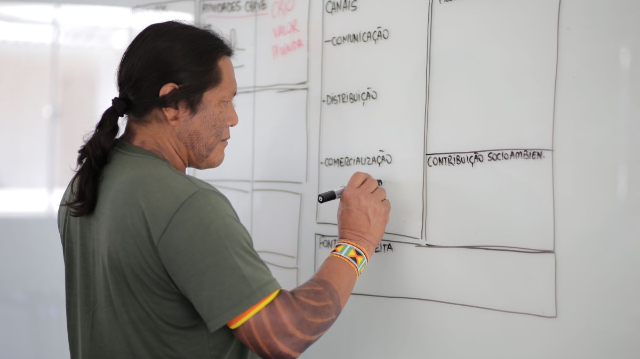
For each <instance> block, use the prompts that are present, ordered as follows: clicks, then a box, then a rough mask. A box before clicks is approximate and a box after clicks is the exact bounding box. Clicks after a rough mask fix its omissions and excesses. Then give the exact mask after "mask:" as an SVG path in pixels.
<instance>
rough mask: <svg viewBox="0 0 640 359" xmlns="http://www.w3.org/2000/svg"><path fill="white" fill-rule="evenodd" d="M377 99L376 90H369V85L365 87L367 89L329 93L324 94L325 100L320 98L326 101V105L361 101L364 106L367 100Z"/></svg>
mask: <svg viewBox="0 0 640 359" xmlns="http://www.w3.org/2000/svg"><path fill="white" fill-rule="evenodd" d="M377 99H378V92H377V91H374V90H371V87H367V91H357V92H343V93H340V94H329V95H327V96H326V99H325V100H322V102H324V103H326V104H327V105H339V104H343V103H358V102H362V106H364V104H365V103H367V101H372V100H377Z"/></svg>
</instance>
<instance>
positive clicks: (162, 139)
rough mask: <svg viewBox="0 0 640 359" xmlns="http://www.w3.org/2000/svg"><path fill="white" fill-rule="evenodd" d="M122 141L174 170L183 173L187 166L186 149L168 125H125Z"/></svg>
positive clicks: (151, 123)
mask: <svg viewBox="0 0 640 359" xmlns="http://www.w3.org/2000/svg"><path fill="white" fill-rule="evenodd" d="M121 139H122V140H124V141H126V142H129V143H130V144H132V145H134V146H138V147H140V148H144V149H145V150H147V151H151V152H153V153H155V154H156V155H158V156H160V157H162V158H164V159H166V160H167V161H169V164H171V166H172V167H173V168H175V169H176V170H178V171H180V172H182V173H185V172H186V169H187V166H188V164H189V161H188V159H189V153H188V151H187V148H186V147H184V145H182V143H180V141H178V139H177V138H176V136H175V134H174V132H173V131H172V130H171V129H170V128H168V125H165V124H161V123H157V122H156V121H150V123H146V124H144V125H134V124H132V123H127V128H126V130H125V132H124V134H123V135H122V137H121Z"/></svg>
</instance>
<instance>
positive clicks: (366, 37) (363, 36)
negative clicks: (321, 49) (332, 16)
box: [325, 26, 390, 46]
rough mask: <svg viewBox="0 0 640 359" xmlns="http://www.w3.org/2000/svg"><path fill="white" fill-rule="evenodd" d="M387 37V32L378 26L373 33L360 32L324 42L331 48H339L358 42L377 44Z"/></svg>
mask: <svg viewBox="0 0 640 359" xmlns="http://www.w3.org/2000/svg"><path fill="white" fill-rule="evenodd" d="M389 36H390V33H389V30H387V29H383V28H382V26H378V27H377V28H376V29H375V30H373V31H360V32H357V33H352V34H346V35H342V36H334V37H332V38H331V40H325V42H330V43H331V45H333V46H340V45H342V44H354V43H358V42H373V43H375V44H377V43H378V41H382V40H388V39H389Z"/></svg>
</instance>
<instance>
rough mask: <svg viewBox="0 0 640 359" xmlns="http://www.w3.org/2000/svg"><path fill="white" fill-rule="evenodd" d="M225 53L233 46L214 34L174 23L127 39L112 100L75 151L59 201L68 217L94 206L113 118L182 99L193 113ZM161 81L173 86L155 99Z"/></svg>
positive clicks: (134, 116) (132, 116) (218, 75)
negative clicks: (68, 194)
mask: <svg viewBox="0 0 640 359" xmlns="http://www.w3.org/2000/svg"><path fill="white" fill-rule="evenodd" d="M225 56H228V57H231V56H233V49H232V48H231V47H230V46H229V44H228V43H227V42H226V41H225V40H224V39H223V38H222V37H220V36H219V35H217V34H216V33H215V32H213V31H211V30H207V29H203V28H198V27H196V26H193V25H188V24H185V23H180V22H175V21H168V22H163V23H159V24H153V25H151V26H149V27H147V28H146V29H144V30H143V31H142V32H141V33H140V34H139V35H138V36H136V38H135V39H133V41H132V42H131V44H130V45H129V47H128V48H127V50H126V51H125V53H124V55H123V56H122V60H121V61H120V66H119V67H118V91H119V95H118V99H114V102H113V105H112V106H111V107H109V108H108V109H107V110H106V111H105V112H104V113H103V114H102V118H101V119H100V121H99V122H98V124H97V125H96V129H95V131H94V132H93V134H92V135H91V137H90V138H89V139H88V140H86V141H85V144H84V145H83V146H82V147H80V150H79V151H78V161H77V166H78V167H77V169H76V174H75V175H74V177H73V179H72V181H71V191H72V199H71V200H70V201H69V202H66V203H64V204H63V205H65V206H68V207H69V208H70V209H71V215H72V216H75V217H81V216H84V215H86V214H90V213H92V212H93V210H94V209H95V207H96V203H97V200H98V185H99V183H100V178H101V172H102V169H103V168H104V167H105V166H106V165H107V163H108V160H109V152H110V151H111V148H112V147H113V145H114V143H115V139H116V136H117V135H118V129H119V127H118V118H119V117H120V116H122V115H123V113H124V112H126V113H127V115H128V117H129V121H132V120H140V119H142V118H143V117H144V116H145V115H147V114H149V112H151V111H152V110H153V109H155V108H166V107H176V106H177V105H178V103H182V102H184V103H185V104H186V105H187V107H188V108H189V109H190V110H191V111H193V112H197V109H198V106H199V105H200V103H201V102H202V97H203V95H204V93H205V92H206V91H207V90H209V89H211V88H214V87H216V86H218V85H219V84H220V82H221V81H222V72H221V70H220V67H219V66H218V61H219V60H220V59H221V58H223V57H225ZM167 83H175V84H177V85H178V86H179V88H177V89H176V90H174V91H172V92H170V93H169V94H167V95H166V96H163V97H159V92H160V89H161V88H162V86H164V85H165V84H167Z"/></svg>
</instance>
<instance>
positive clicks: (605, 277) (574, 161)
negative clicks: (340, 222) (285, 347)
mask: <svg viewBox="0 0 640 359" xmlns="http://www.w3.org/2000/svg"><path fill="white" fill-rule="evenodd" d="M297 3H298V1H295V6H297ZM274 4H275V5H274ZM279 4H280V2H279V1H272V2H269V3H268V6H278V5H279ZM339 5H341V6H339ZM308 10H309V14H308V40H307V41H308V42H307V43H308V58H307V62H308V63H307V64H302V63H301V62H298V63H296V65H291V66H299V69H298V70H299V72H300V73H302V72H303V70H307V71H308V76H307V77H306V78H305V79H304V80H303V82H301V83H300V84H297V85H291V83H293V82H294V81H286V80H283V81H273V83H272V84H271V85H270V86H266V87H264V86H262V84H257V83H252V84H251V86H253V87H252V89H253V90H252V91H255V93H256V94H259V93H261V92H262V93H265V95H266V98H268V97H269V96H275V94H277V93H278V91H281V90H282V89H283V88H281V87H280V84H283V83H284V84H287V85H286V86H284V89H285V90H286V89H292V88H297V89H298V90H302V91H304V92H305V93H306V100H304V99H297V100H295V101H292V102H291V104H290V106H291V108H292V109H293V110H292V111H290V112H289V114H288V115H290V116H291V117H289V119H286V118H285V117H282V116H280V115H277V113H278V108H282V107H283V106H280V105H273V106H271V107H270V111H267V112H262V111H258V109H257V106H254V107H253V108H252V111H254V114H253V116H252V118H251V119H250V122H251V123H252V126H253V129H254V132H253V140H252V142H251V145H252V146H251V148H252V150H251V151H252V154H251V161H253V164H252V166H251V168H253V171H252V174H251V178H250V179H249V180H248V181H247V183H248V184H249V185H250V186H251V188H252V196H253V202H252V206H253V207H252V208H253V211H252V216H253V219H252V221H253V223H254V225H255V223H257V222H256V221H258V222H260V219H259V217H261V216H264V217H265V218H267V217H269V216H271V217H272V216H273V215H272V214H271V213H269V212H270V211H269V210H266V209H256V205H257V203H256V193H261V194H260V196H264V194H272V193H279V191H283V193H295V194H299V196H300V197H299V198H300V201H299V202H296V201H292V202H291V204H289V205H287V204H286V202H287V201H286V200H284V199H280V200H276V199H272V200H270V201H269V202H276V201H277V202H278V203H280V205H282V206H287V207H290V208H288V209H285V208H282V209H281V210H280V212H282V214H284V213H289V211H291V212H290V218H291V219H290V220H287V221H286V223H290V224H295V223H296V222H295V219H293V218H294V217H295V216H293V212H294V211H293V208H294V207H296V206H298V205H299V206H300V207H299V228H298V231H299V237H298V239H297V243H293V241H291V240H290V239H288V240H285V239H284V238H276V237H279V236H278V235H276V234H272V235H270V236H266V237H269V238H266V237H265V238H261V239H259V240H258V244H257V246H258V247H261V246H264V245H265V244H266V243H269V245H268V246H269V249H274V248H275V249H277V250H265V249H266V248H264V247H261V250H260V255H261V257H262V258H263V259H264V260H265V261H266V262H267V263H268V265H269V268H270V269H271V270H272V272H273V273H274V275H276V276H277V277H278V279H279V280H280V281H281V282H282V283H286V284H285V285H289V286H292V285H293V284H294V283H293V281H292V280H291V278H292V276H297V281H296V282H295V283H297V284H300V283H302V282H304V281H305V280H306V279H308V278H310V277H311V276H312V275H313V273H314V271H315V270H316V269H317V268H318V267H319V266H320V265H321V264H322V262H323V260H324V259H325V258H326V257H327V255H328V252H329V251H330V249H331V247H332V245H333V243H335V241H336V239H337V227H336V225H335V223H336V210H337V205H338V202H329V203H327V204H322V205H320V204H318V203H317V202H316V196H317V194H318V193H319V192H322V191H326V190H328V189H333V188H336V187H338V186H341V185H344V184H345V183H346V182H347V180H348V178H349V177H350V175H351V174H352V173H353V172H354V171H366V172H369V173H371V174H372V175H374V177H376V178H379V179H382V180H383V182H384V186H385V189H386V190H387V193H388V198H389V199H390V200H391V203H392V213H391V219H390V223H389V226H388V227H387V233H385V235H384V240H383V242H382V243H381V245H380V246H379V247H378V249H377V250H376V253H375V254H374V255H373V258H372V260H371V263H370V264H369V265H368V266H367V270H366V271H365V273H364V274H363V275H362V277H361V278H360V279H359V280H358V283H357V284H356V287H355V288H354V295H353V296H352V297H351V299H350V300H349V303H348V304H347V307H346V308H345V310H344V312H343V313H342V315H341V316H340V318H339V319H338V321H337V322H336V324H335V325H334V327H333V328H332V329H331V330H329V332H328V333H327V334H326V335H325V336H324V337H322V338H321V339H320V340H319V341H318V342H317V343H316V344H314V345H313V346H312V347H311V348H310V349H309V350H308V351H307V352H306V353H304V354H303V356H302V357H303V358H327V357H335V358H351V357H368V358H380V359H383V358H427V357H435V358H469V357H480V358H540V357H544V358H574V357H575V358H578V357H579V358H601V357H615V358H635V357H637V353H640V345H639V344H638V343H637V340H636V338H637V337H638V336H639V335H640V327H638V324H637V323H640V312H639V311H638V310H637V305H636V303H637V302H638V301H639V300H640V288H639V287H638V286H637V283H639V280H640V265H639V264H638V260H637V258H638V255H639V254H640V245H639V244H638V241H637V238H640V224H638V223H637V222H638V221H637V220H635V218H638V215H639V214H640V181H639V179H640V151H639V150H640V145H639V143H640V141H637V140H636V139H637V138H638V137H639V136H640V125H639V116H640V110H639V107H638V103H640V101H638V100H639V99H640V75H639V74H640V70H639V67H638V64H637V61H636V58H635V57H637V56H638V53H639V52H640V40H639V35H638V34H640V26H639V25H638V24H637V21H636V20H635V19H637V18H639V17H640V5H639V4H637V3H636V2H633V1H630V0H628V1H624V0H617V1H614V2H609V3H604V2H597V1H577V0H562V1H560V0H539V1H531V0H510V1H507V0H476V1H470V0H452V1H444V0H442V1H441V0H436V1H428V0H405V1H402V2H393V3H389V2H383V1H381V0H367V1H364V0H358V1H326V0H323V1H320V0H311V1H309V2H308ZM300 16H301V15H300ZM238 31H240V30H238ZM373 31H376V32H377V31H388V32H384V33H381V34H380V33H376V34H375V36H376V39H377V40H376V41H374V40H373V36H374V35H373V34H372V35H371V38H369V36H370V35H369V33H370V32H373ZM259 32H261V33H262V32H263V31H259ZM380 35H381V36H382V39H380ZM385 37H386V38H385ZM338 38H340V40H337V39H338ZM365 40H366V41H365ZM265 43H268V41H265ZM255 46H256V47H255V48H256V49H260V48H263V49H264V48H265V46H261V45H258V44H256V45H255ZM261 51H262V50H261ZM256 58H257V56H256ZM261 64H264V65H262V66H263V67H262V69H266V68H268V67H271V68H273V73H280V72H279V71H280V70H277V68H278V67H277V66H275V65H270V64H269V63H268V62H261ZM255 67H256V68H259V67H260V66H255ZM298 70H296V69H295V68H293V67H290V68H288V70H287V71H286V72H282V73H283V74H286V76H289V73H295V72H297V71H298ZM240 71H242V70H240ZM254 71H256V70H254ZM255 78H259V76H255ZM265 90H266V91H265ZM300 94H302V92H298V95H300ZM256 96H260V95H256ZM274 98H277V97H274ZM267 102H268V103H271V104H275V103H276V101H274V100H268V101H267ZM254 103H255V104H258V103H259V101H258V100H256V101H255V102H254ZM303 104H304V106H305V111H306V116H293V115H292V114H293V113H294V112H297V111H302V106H303ZM296 108H297V110H296ZM258 112H261V113H260V115H258V114H257V113H258ZM272 113H273V114H272ZM260 116H267V117H269V119H268V120H267V121H268V122H264V121H260V122H258V119H259V117H260ZM296 118H297V119H298V120H296ZM242 120H243V119H242V118H241V119H240V121H242ZM296 121H297V122H296ZM264 124H269V125H267V126H266V127H265V126H264ZM271 124H274V127H272V126H271ZM303 124H304V126H306V127H305V129H304V130H303V127H302V126H303ZM261 126H262V129H261ZM277 126H281V127H282V129H276V127H277ZM296 128H298V129H296ZM265 129H271V130H273V131H272V132H271V133H267V134H266V135H265V136H264V137H263V136H260V135H258V133H260V132H261V131H264V130H265ZM279 135H280V136H279ZM232 136H234V135H233V129H232ZM258 137H260V139H258ZM291 137H295V138H294V139H292V138H291ZM279 141H282V142H279ZM291 141H300V142H297V143H296V142H291ZM258 146H259V147H261V149H258ZM283 150H284V152H282V151H283ZM302 152H304V153H305V156H304V157H305V158H304V160H300V159H293V157H291V156H296V155H300V154H301V153H302ZM272 154H273V156H271V155H272ZM276 154H277V155H276ZM286 156H290V157H289V160H288V163H289V165H287V166H285V167H286V168H279V169H278V170H277V171H273V172H271V173H269V168H274V169H275V168H278V166H279V164H278V163H276V162H273V161H271V162H270V161H269V160H266V159H269V158H277V159H280V158H286ZM257 161H259V162H260V164H256V162H257ZM260 166H262V168H261V169H258V168H259V167H260ZM301 167H304V168H305V176H304V177H302V171H301V170H300V168H301ZM220 170H221V171H222V168H221V169H220ZM212 171H216V170H212ZM221 173H222V172H221ZM259 173H261V174H259ZM236 177H238V178H240V176H236ZM245 178H246V176H245ZM264 191H266V192H264ZM271 221H276V222H277V220H276V219H272V220H271ZM264 223H267V224H268V223H275V222H270V221H268V220H267V221H265V222H264ZM282 223H285V222H282ZM267 227H268V226H267ZM284 227H285V226H284V225H283V229H282V231H279V232H281V233H282V234H283V235H284V234H286V233H293V232H294V231H293V230H288V229H285V228H284ZM253 230H254V232H253V235H254V237H256V236H257V237H260V236H261V234H258V233H257V232H255V230H256V228H255V226H254V227H253ZM288 231H289V232H288ZM261 232H262V233H268V232H269V229H268V228H266V227H265V229H264V230H261ZM287 236H292V234H289V235H287ZM276 252H280V253H276ZM354 342H355V343H367V345H357V346H354V345H353V343H354Z"/></svg>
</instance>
